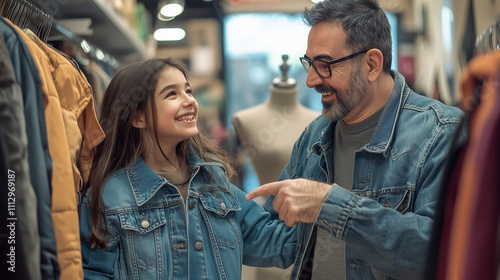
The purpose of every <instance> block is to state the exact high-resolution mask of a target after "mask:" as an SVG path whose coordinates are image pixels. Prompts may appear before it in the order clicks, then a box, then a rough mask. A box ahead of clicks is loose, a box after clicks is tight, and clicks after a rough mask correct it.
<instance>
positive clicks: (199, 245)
mask: <svg viewBox="0 0 500 280" xmlns="http://www.w3.org/2000/svg"><path fill="white" fill-rule="evenodd" d="M194 248H195V249H196V250H198V251H199V250H201V249H203V243H202V242H201V241H198V242H196V243H194Z"/></svg>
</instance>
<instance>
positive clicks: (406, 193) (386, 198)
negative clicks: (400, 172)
mask: <svg viewBox="0 0 500 280" xmlns="http://www.w3.org/2000/svg"><path fill="white" fill-rule="evenodd" d="M412 197H413V192H412V191H410V190H408V189H407V188H391V189H390V191H389V192H385V193H383V194H381V195H380V196H379V197H378V198H377V201H378V202H379V203H380V204H382V205H383V206H384V207H387V208H392V209H394V210H396V211H398V212H400V213H403V214H404V213H406V212H408V210H409V209H410V206H411V201H412Z"/></svg>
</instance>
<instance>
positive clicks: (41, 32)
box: [0, 0, 53, 42]
mask: <svg viewBox="0 0 500 280" xmlns="http://www.w3.org/2000/svg"><path fill="white" fill-rule="evenodd" d="M0 13H1V15H2V16H3V17H5V18H7V19H9V20H10V21H11V22H12V23H13V24H15V25H17V26H19V27H20V28H22V29H24V28H28V29H30V30H31V31H32V32H33V33H35V34H36V35H37V36H38V38H40V40H42V41H44V42H47V38H48V36H49V33H50V30H51V28H52V22H53V18H52V16H51V15H49V14H47V13H46V12H45V11H43V10H42V9H41V8H40V7H39V6H38V5H36V4H35V3H33V2H30V1H28V0H0Z"/></svg>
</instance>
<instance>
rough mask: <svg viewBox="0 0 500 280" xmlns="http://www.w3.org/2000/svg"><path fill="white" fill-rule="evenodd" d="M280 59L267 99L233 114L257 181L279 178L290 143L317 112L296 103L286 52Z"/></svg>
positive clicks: (237, 131)
mask: <svg viewBox="0 0 500 280" xmlns="http://www.w3.org/2000/svg"><path fill="white" fill-rule="evenodd" d="M282 58H283V64H282V65H281V66H280V69H281V76H280V77H277V78H275V79H274V80H273V83H272V85H271V86H270V91H271V93H270V96H269V98H268V99H267V100H266V101H265V102H264V103H262V104H259V105H257V106H254V107H251V108H248V109H244V110H241V111H239V112H236V113H235V114H234V116H233V125H234V129H235V132H236V134H237V136H238V138H239V139H240V141H241V142H242V144H243V147H244V148H245V150H246V152H247V154H248V156H249V157H250V160H251V162H252V165H253V167H254V169H255V172H256V173H257V177H258V178H259V182H260V184H265V183H269V182H273V181H276V180H278V178H279V176H280V175H281V171H282V170H283V168H284V167H285V165H286V164H287V163H288V161H289V159H290V155H291V153H292V148H293V144H294V143H295V141H296V140H297V139H298V137H299V136H300V133H301V132H302V131H303V130H304V128H305V127H306V126H307V125H308V124H309V123H310V122H311V121H312V120H314V119H315V118H316V117H318V116H319V114H320V113H319V112H316V111H313V110H311V109H308V108H307V107H305V106H303V105H302V104H300V103H299V101H298V99H297V86H296V82H295V80H294V79H291V78H289V77H288V69H289V67H290V64H289V62H288V61H287V60H288V55H283V56H282Z"/></svg>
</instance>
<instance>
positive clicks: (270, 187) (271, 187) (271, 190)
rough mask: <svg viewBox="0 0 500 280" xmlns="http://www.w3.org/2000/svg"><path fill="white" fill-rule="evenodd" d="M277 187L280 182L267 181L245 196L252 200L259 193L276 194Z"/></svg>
mask: <svg viewBox="0 0 500 280" xmlns="http://www.w3.org/2000/svg"><path fill="white" fill-rule="evenodd" d="M279 188H280V182H272V183H267V184H264V185H262V186H260V187H258V188H256V189H255V190H253V191H251V192H249V193H248V194H247V196H246V198H247V200H252V199H254V198H256V197H258V196H261V195H266V194H272V195H277V194H278V191H279Z"/></svg>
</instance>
